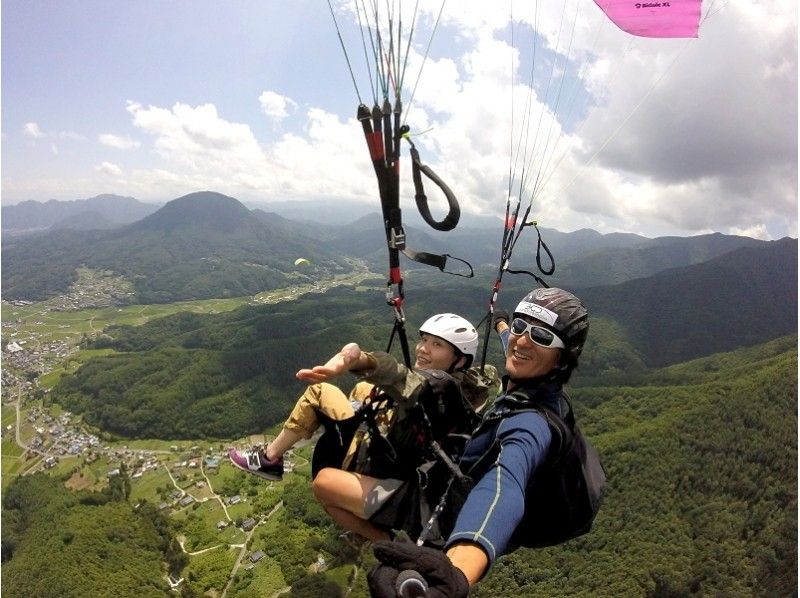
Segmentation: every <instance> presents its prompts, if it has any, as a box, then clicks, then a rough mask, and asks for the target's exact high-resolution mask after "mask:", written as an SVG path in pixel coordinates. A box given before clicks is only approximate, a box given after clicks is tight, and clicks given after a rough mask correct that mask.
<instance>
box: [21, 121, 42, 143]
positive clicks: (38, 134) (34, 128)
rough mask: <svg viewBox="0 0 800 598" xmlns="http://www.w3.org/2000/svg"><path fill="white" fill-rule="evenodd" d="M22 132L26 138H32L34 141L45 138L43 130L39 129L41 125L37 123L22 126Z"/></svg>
mask: <svg viewBox="0 0 800 598" xmlns="http://www.w3.org/2000/svg"><path fill="white" fill-rule="evenodd" d="M22 132H23V133H24V134H25V136H26V137H32V138H33V139H42V138H43V137H45V134H44V132H42V130H41V129H40V128H39V125H38V124H36V123H35V122H29V123H25V124H24V125H23V126H22Z"/></svg>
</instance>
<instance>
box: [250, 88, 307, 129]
mask: <svg viewBox="0 0 800 598" xmlns="http://www.w3.org/2000/svg"><path fill="white" fill-rule="evenodd" d="M258 101H259V103H260V104H261V109H262V110H263V111H264V114H266V115H267V116H268V117H269V118H270V120H273V121H275V122H280V121H282V120H284V119H285V118H286V117H288V116H289V112H290V111H291V112H294V110H295V109H296V108H297V103H295V102H294V101H293V100H292V99H291V98H288V97H286V96H282V95H280V94H278V93H275V92H274V91H265V92H263V93H262V94H261V95H260V96H258Z"/></svg>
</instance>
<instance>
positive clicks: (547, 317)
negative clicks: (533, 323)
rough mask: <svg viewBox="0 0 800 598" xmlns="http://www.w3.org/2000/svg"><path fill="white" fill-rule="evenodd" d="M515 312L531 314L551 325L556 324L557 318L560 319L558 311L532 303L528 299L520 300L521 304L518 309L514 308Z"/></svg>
mask: <svg viewBox="0 0 800 598" xmlns="http://www.w3.org/2000/svg"><path fill="white" fill-rule="evenodd" d="M514 313H515V314H525V315H527V316H531V317H532V318H536V319H537V320H540V321H542V322H544V323H545V324H549V325H550V326H555V323H556V320H558V314H557V313H555V312H552V311H550V310H549V309H547V308H546V307H542V306H541V305H537V304H535V303H530V302H528V301H520V303H519V305H517V309H515V310H514Z"/></svg>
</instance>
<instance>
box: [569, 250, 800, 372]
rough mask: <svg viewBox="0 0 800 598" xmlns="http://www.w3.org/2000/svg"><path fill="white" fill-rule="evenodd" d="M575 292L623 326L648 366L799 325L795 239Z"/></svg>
mask: <svg viewBox="0 0 800 598" xmlns="http://www.w3.org/2000/svg"><path fill="white" fill-rule="evenodd" d="M578 294H579V295H580V296H581V298H582V299H583V300H584V302H585V303H586V305H587V307H588V308H589V309H590V311H591V313H593V314H598V315H603V316H606V317H608V318H610V319H612V320H614V321H616V322H618V323H619V324H620V325H621V326H623V327H624V328H625V329H626V330H627V331H628V333H629V338H630V340H631V343H632V344H633V346H634V347H635V348H636V350H637V351H638V352H639V353H640V354H641V355H642V356H643V357H644V360H645V362H646V363H647V364H648V365H651V366H653V365H654V366H660V365H667V364H670V363H676V362H680V361H685V360H688V359H692V358H694V357H700V356H702V355H708V354H710V353H717V352H722V351H730V350H732V349H735V348H737V347H742V346H747V345H753V344H756V343H760V342H764V341H767V340H769V339H772V338H775V337H777V336H781V335H785V334H791V333H792V332H795V331H796V330H797V240H796V239H789V238H786V239H782V240H780V241H773V242H771V243H769V244H767V245H766V246H763V247H758V248H741V249H737V250H736V251H732V252H730V253H728V254H725V255H723V256H721V257H718V258H715V259H713V260H709V261H707V262H704V263H702V264H697V265H695V266H689V267H685V268H676V269H673V270H667V271H664V272H660V273H659V274H656V275H655V276H652V277H650V278H644V279H639V280H632V281H628V282H625V283H623V284H620V285H615V286H608V287H594V288H589V289H581V290H580V291H579V293H578ZM590 336H591V335H590Z"/></svg>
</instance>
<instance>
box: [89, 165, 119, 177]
mask: <svg viewBox="0 0 800 598" xmlns="http://www.w3.org/2000/svg"><path fill="white" fill-rule="evenodd" d="M95 170H97V171H98V172H102V173H103V174H110V175H111V176H115V177H118V176H122V168H120V167H119V166H117V165H116V164H113V163H111V162H102V163H100V164H98V165H97V166H95Z"/></svg>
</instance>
